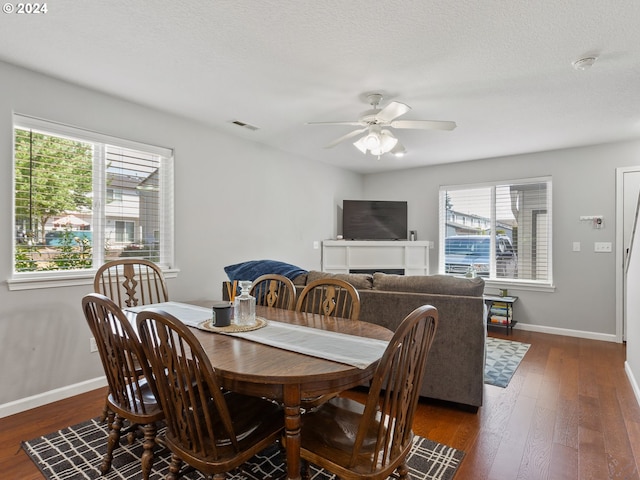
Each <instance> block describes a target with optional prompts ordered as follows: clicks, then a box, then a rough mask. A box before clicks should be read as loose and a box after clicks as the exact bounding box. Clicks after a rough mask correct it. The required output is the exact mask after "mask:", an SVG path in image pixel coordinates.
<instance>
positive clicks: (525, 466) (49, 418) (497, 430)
mask: <svg viewBox="0 0 640 480" xmlns="http://www.w3.org/2000/svg"><path fill="white" fill-rule="evenodd" d="M490 334H491V335H492V336H496V337H500V338H509V339H512V340H518V341H522V342H526V343H530V344H531V348H530V349H529V351H528V352H527V354H526V356H525V358H524V360H523V362H522V364H521V365H520V367H519V368H518V370H517V372H516V374H515V375H514V377H513V379H512V380H511V383H510V384H509V386H508V387H507V388H504V389H503V388H499V387H493V386H486V387H485V404H484V406H483V407H481V408H480V410H479V411H478V413H477V414H475V413H470V412H465V411H461V410H459V409H456V408H453V407H452V406H450V405H443V404H439V403H436V402H421V404H420V409H419V414H418V417H417V418H416V421H415V425H414V431H415V432H416V433H417V434H418V435H421V436H424V437H428V438H431V439H433V440H436V441H438V442H442V443H445V444H447V445H450V446H452V447H455V448H458V449H460V450H463V451H465V452H466V456H465V459H464V461H463V462H462V465H461V467H460V469H459V470H458V473H457V474H456V476H455V480H483V479H491V480H512V479H513V480H515V479H518V480H533V479H536V480H537V479H549V480H565V479H566V480H589V479H593V480H603V479H624V480H640V476H639V474H638V472H639V465H640V407H639V406H638V403H637V401H636V398H635V396H634V394H633V392H632V390H631V387H630V385H629V382H628V379H627V377H626V374H625V372H624V360H625V346H624V345H620V344H615V343H608V342H600V341H595V340H585V339H578V338H572V337H564V336H556V335H547V334H541V333H533V332H524V331H519V330H516V331H514V332H513V334H512V335H511V336H509V337H506V336H505V335H503V334H501V333H499V332H493V331H492V332H491V333H490ZM443 374H446V372H443ZM356 396H357V395H356ZM103 402H104V390H96V391H93V392H89V393H86V394H82V395H78V396H76V397H73V398H70V399H66V400H62V401H59V402H56V403H53V404H50V405H46V406H43V407H39V408H36V409H33V410H30V411H27V412H23V413H20V414H17V415H13V416H10V417H6V418H4V419H0V472H1V473H0V477H1V478H3V479H4V478H6V479H10V480H14V479H20V480H30V479H37V480H42V478H43V476H42V474H40V472H39V471H38V469H37V468H36V467H35V465H34V464H33V463H32V462H31V460H30V459H29V458H28V457H27V455H26V454H25V453H24V452H23V451H22V449H21V448H20V442H21V441H23V440H29V439H31V438H35V437H37V436H39V435H43V434H46V433H49V432H51V431H54V430H57V429H59V428H63V427H66V426H68V425H71V424H74V423H77V422H80V421H82V420H86V419H88V418H90V417H95V416H97V415H99V413H100V412H101V410H102V405H103Z"/></svg>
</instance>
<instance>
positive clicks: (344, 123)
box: [305, 120, 364, 127]
mask: <svg viewBox="0 0 640 480" xmlns="http://www.w3.org/2000/svg"><path fill="white" fill-rule="evenodd" d="M305 125H351V126H354V127H358V126H360V125H364V124H363V123H362V122H359V121H357V120H356V121H352V122H307V123H305Z"/></svg>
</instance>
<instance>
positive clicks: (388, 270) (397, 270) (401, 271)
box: [349, 268, 404, 275]
mask: <svg viewBox="0 0 640 480" xmlns="http://www.w3.org/2000/svg"><path fill="white" fill-rule="evenodd" d="M376 272H380V273H386V274H388V275H404V268H351V269H349V273H368V274H370V275H373V274H374V273H376Z"/></svg>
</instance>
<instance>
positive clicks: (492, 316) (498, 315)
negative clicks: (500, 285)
mask: <svg viewBox="0 0 640 480" xmlns="http://www.w3.org/2000/svg"><path fill="white" fill-rule="evenodd" d="M517 300H518V297H511V296H508V297H501V296H499V295H484V303H485V305H486V306H487V329H488V328H489V326H496V327H504V328H506V329H507V335H509V332H510V331H512V330H513V326H514V325H515V324H516V323H518V321H517V320H514V319H513V304H514V303H516V301H517Z"/></svg>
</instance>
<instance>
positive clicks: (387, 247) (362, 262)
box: [322, 240, 433, 275]
mask: <svg viewBox="0 0 640 480" xmlns="http://www.w3.org/2000/svg"><path fill="white" fill-rule="evenodd" d="M432 245H433V243H432V242H430V241H402V240H389V241H378V240H325V241H323V242H322V271H323V272H329V273H349V272H350V271H352V270H374V271H375V270H379V271H389V270H404V274H405V275H429V249H430V248H433V247H432Z"/></svg>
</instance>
